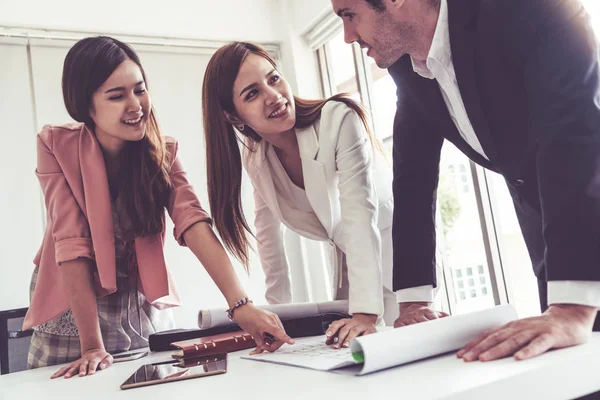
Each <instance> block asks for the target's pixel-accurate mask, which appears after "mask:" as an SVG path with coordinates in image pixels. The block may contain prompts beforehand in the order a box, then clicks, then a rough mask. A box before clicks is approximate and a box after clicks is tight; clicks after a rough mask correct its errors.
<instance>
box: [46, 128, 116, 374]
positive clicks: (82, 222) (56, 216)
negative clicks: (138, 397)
mask: <svg viewBox="0 0 600 400" xmlns="http://www.w3.org/2000/svg"><path fill="white" fill-rule="evenodd" d="M52 129H53V128H52V127H50V126H45V127H44V129H43V130H42V132H40V134H39V135H38V141H37V168H36V175H37V177H38V179H39V181H40V185H41V187H42V190H43V192H44V200H45V204H46V210H47V213H48V216H49V217H50V220H51V221H52V237H53V239H54V241H55V249H56V254H55V260H56V263H57V264H59V266H58V268H59V270H60V276H61V279H62V284H63V290H65V291H66V293H67V298H68V299H69V304H70V306H71V309H72V311H73V316H74V318H75V324H76V325H77V329H78V330H79V335H80V337H79V339H80V345H81V354H82V357H81V358H80V359H78V360H76V361H74V362H72V363H70V364H69V365H67V366H65V367H63V368H61V369H59V370H58V371H57V372H56V373H55V374H54V375H52V378H58V377H59V376H63V375H65V377H66V378H69V377H71V376H72V375H74V374H76V373H79V375H80V376H83V375H92V374H94V372H95V371H96V368H97V367H98V365H100V368H101V369H104V368H107V367H109V366H110V365H111V364H112V356H111V355H110V354H108V353H106V352H105V351H104V350H105V349H104V344H103V342H102V336H101V334H100V325H99V322H98V308H97V306H96V293H95V289H94V285H93V273H92V271H93V270H92V268H93V265H92V259H91V258H92V257H93V248H92V240H91V235H90V231H89V226H88V223H87V220H86V219H85V216H84V215H83V213H82V212H81V209H80V207H79V204H78V203H77V201H76V200H75V197H74V195H73V193H72V190H71V188H70V186H69V183H68V182H67V180H66V178H65V175H64V173H63V171H62V168H61V165H60V163H59V162H58V160H57V159H56V157H55V155H54V141H53V133H52ZM61 133H62V132H61ZM46 267H47V268H56V267H55V266H54V265H46ZM53 284H55V285H60V284H61V282H53Z"/></svg>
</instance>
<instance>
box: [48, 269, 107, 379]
mask: <svg viewBox="0 0 600 400" xmlns="http://www.w3.org/2000/svg"><path fill="white" fill-rule="evenodd" d="M59 268H60V275H61V277H62V281H63V285H64V290H65V291H66V292H67V297H68V298H69V303H70V305H71V310H72V311H73V317H74V318H75V324H76V325H77V329H78V331H79V342H80V345H81V355H82V356H81V358H80V359H79V360H76V361H74V362H73V363H71V364H69V365H67V366H65V367H63V368H61V369H59V370H58V371H57V372H56V373H55V374H54V375H52V378H58V377H60V376H62V375H65V378H70V377H71V376H73V375H74V374H76V373H79V375H80V376H83V375H86V374H87V375H93V374H94V373H95V372H96V368H98V366H100V369H104V368H106V367H109V366H110V365H111V364H112V361H113V359H112V356H111V355H110V354H108V353H107V352H106V349H105V348H104V343H103V342H102V334H101V332H100V323H99V321H98V307H97V305H96V292H95V290H94V278H93V265H92V262H91V260H89V259H87V258H78V259H76V260H71V261H66V262H64V263H62V264H61V265H60V266H59Z"/></svg>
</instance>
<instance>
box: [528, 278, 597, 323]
mask: <svg viewBox="0 0 600 400" xmlns="http://www.w3.org/2000/svg"><path fill="white" fill-rule="evenodd" d="M538 291H539V292H540V307H541V310H542V312H544V311H546V309H547V308H548V283H547V282H546V281H544V280H542V279H538ZM593 330H594V332H600V313H598V314H596V321H595V322H594V328H593Z"/></svg>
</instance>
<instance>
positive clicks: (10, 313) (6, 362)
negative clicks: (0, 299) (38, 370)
mask: <svg viewBox="0 0 600 400" xmlns="http://www.w3.org/2000/svg"><path fill="white" fill-rule="evenodd" d="M26 313H27V308H18V309H14V310H6V311H0V374H1V375H4V374H9V373H11V372H17V371H23V370H25V369H27V354H28V353H29V343H30V341H31V338H30V336H31V335H32V333H33V330H32V329H29V330H26V331H22V330H21V326H22V325H23V319H24V318H25V314H26Z"/></svg>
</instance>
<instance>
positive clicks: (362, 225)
mask: <svg viewBox="0 0 600 400" xmlns="http://www.w3.org/2000/svg"><path fill="white" fill-rule="evenodd" d="M296 135H297V137H298V146H299V148H300V157H301V160H302V173H303V176H304V186H305V192H306V195H307V197H308V200H309V202H310V204H311V206H312V208H313V211H314V213H315V214H316V216H317V218H318V219H319V221H320V222H321V224H322V225H323V227H324V228H325V231H326V232H327V235H328V237H322V233H321V235H319V234H318V233H317V232H306V231H304V230H301V229H298V228H297V227H296V226H295V225H296V224H295V221H293V220H292V219H293V218H292V219H290V216H286V215H282V212H281V209H280V208H279V203H278V200H277V193H276V192H275V186H274V183H273V177H272V172H271V168H270V164H269V162H268V161H267V150H268V148H269V146H270V144H269V143H267V142H266V141H264V140H263V141H261V142H258V143H256V142H253V141H251V140H250V139H246V141H245V142H246V145H247V146H242V159H243V165H244V167H245V169H246V171H247V172H248V175H249V177H250V180H251V182H252V185H253V186H254V199H255V214H256V215H255V228H256V238H257V241H258V253H259V256H260V259H261V263H262V267H263V270H264V272H265V277H266V278H265V280H266V298H267V301H268V302H269V303H288V302H291V301H292V294H291V284H290V278H289V267H288V262H287V258H286V253H285V248H284V244H283V231H282V224H284V225H285V226H287V227H288V228H289V229H291V230H293V231H295V232H296V233H298V234H299V235H301V236H305V237H308V238H311V239H314V240H321V241H328V242H329V243H330V245H331V246H332V250H334V251H335V250H336V247H337V248H338V249H339V250H341V251H342V252H343V253H345V255H346V265H347V268H348V283H349V312H350V313H351V314H354V313H369V314H377V315H382V314H383V300H382V285H383V286H385V287H387V288H388V289H390V290H391V289H392V256H391V252H392V246H391V231H392V229H391V226H392V214H393V196H392V171H391V168H390V165H389V163H388V161H387V160H385V158H384V157H383V155H381V154H380V153H379V152H378V151H373V148H372V146H371V142H370V140H369V138H368V135H367V133H366V131H365V129H364V126H363V124H362V122H361V120H360V118H359V117H358V115H357V114H356V113H355V112H354V111H353V110H352V109H351V108H350V107H348V106H347V105H345V104H344V103H341V102H338V101H330V102H328V103H327V104H325V106H324V107H323V109H322V112H321V118H320V120H319V121H317V122H316V123H315V124H314V125H312V126H309V127H307V128H304V129H296ZM321 232H322V231H321ZM382 241H383V243H385V244H386V246H385V248H383V252H382ZM335 259H336V260H337V264H339V263H340V262H341V257H337V258H335ZM382 260H385V261H382ZM382 263H383V264H385V265H382ZM327 268H328V269H329V276H330V277H331V282H330V285H331V288H332V293H333V294H334V298H335V293H336V291H337V287H338V285H337V284H336V283H337V281H338V279H339V273H340V271H341V269H340V265H328V266H327ZM382 271H383V278H382Z"/></svg>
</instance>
